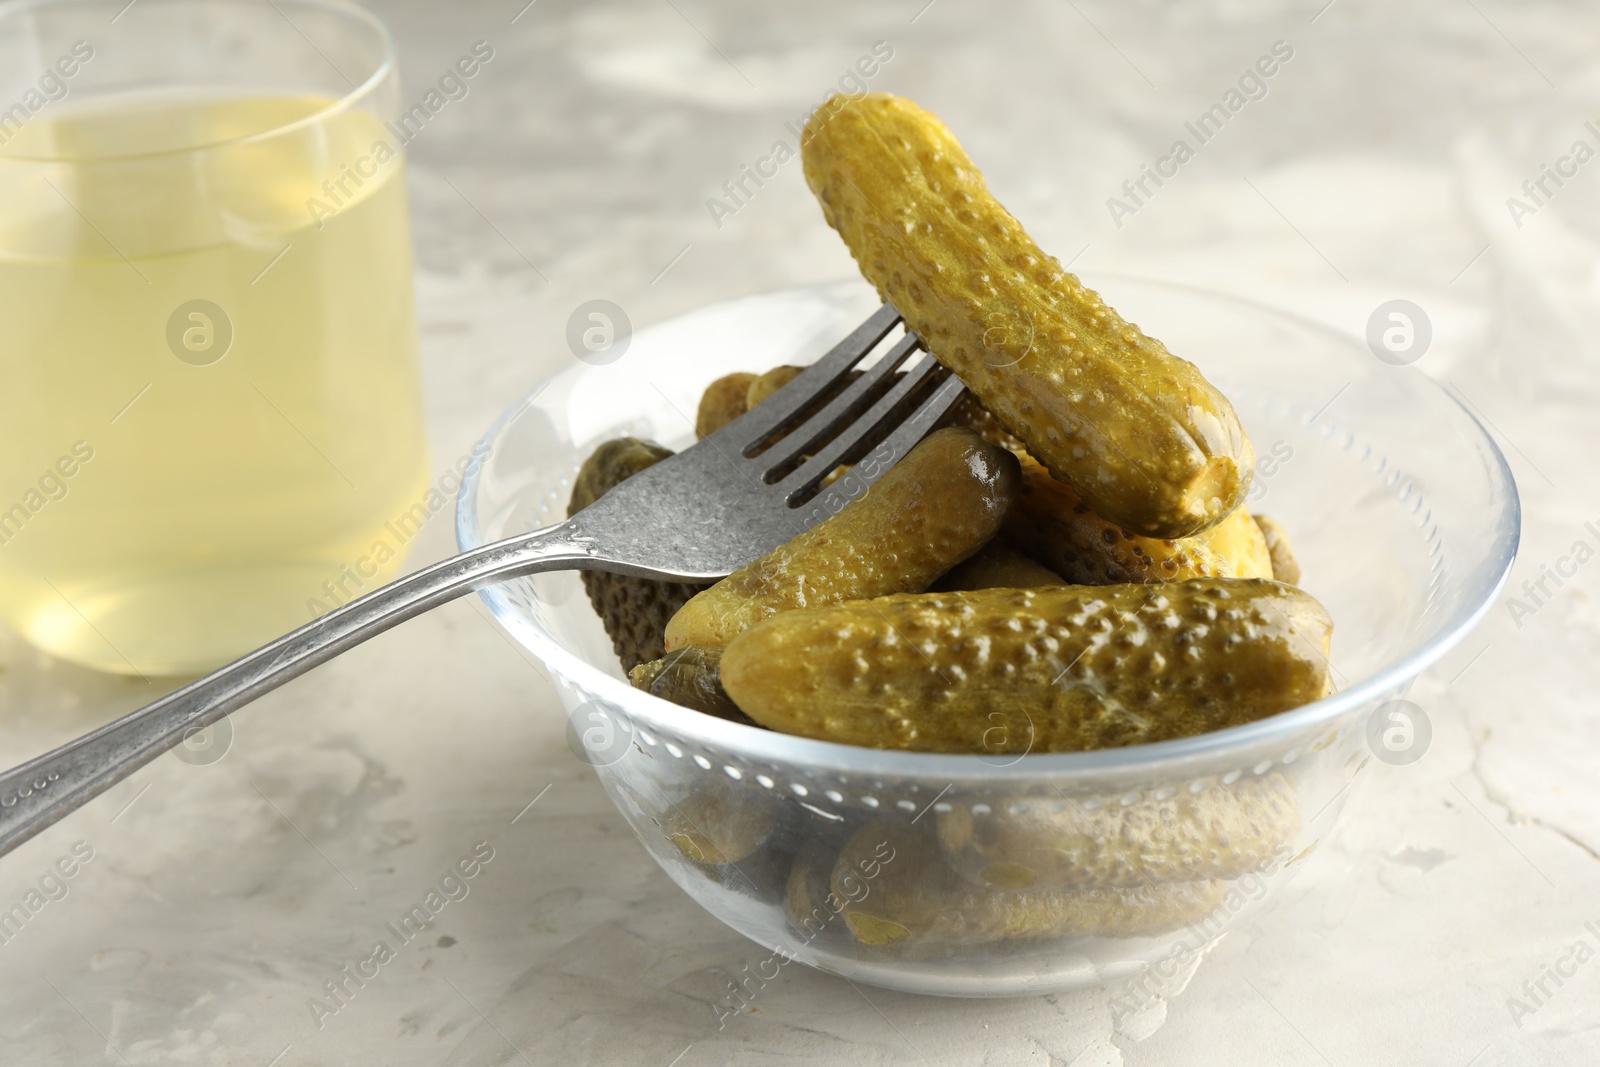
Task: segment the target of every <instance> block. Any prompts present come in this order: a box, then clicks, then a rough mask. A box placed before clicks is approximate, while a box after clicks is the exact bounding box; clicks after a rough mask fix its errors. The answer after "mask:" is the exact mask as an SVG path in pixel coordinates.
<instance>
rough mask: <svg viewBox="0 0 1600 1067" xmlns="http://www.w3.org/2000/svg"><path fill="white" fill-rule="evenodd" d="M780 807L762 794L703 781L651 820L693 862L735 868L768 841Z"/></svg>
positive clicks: (708, 779) (719, 781)
mask: <svg viewBox="0 0 1600 1067" xmlns="http://www.w3.org/2000/svg"><path fill="white" fill-rule="evenodd" d="M779 808H780V804H779V802H778V801H777V799H776V798H774V797H773V796H772V795H771V794H770V793H767V792H766V791H764V790H756V789H752V788H749V787H746V786H742V785H740V784H738V783H736V782H732V781H728V780H725V779H719V778H712V777H709V776H708V777H706V778H705V779H704V780H703V781H702V782H698V783H696V784H695V785H694V786H693V787H691V788H690V789H689V790H688V791H687V792H686V793H685V794H684V795H683V796H682V797H681V798H679V799H677V800H675V801H673V802H670V803H668V804H666V805H665V806H664V807H663V809H662V810H661V812H660V813H659V814H658V815H657V817H656V822H657V823H658V824H659V825H660V826H661V830H662V832H663V833H665V834H666V835H667V838H668V840H670V841H671V842H672V844H673V846H674V847H675V848H677V850H678V851H679V852H681V853H683V854H684V855H685V856H687V857H688V858H689V859H691V860H693V861H694V862H696V863H703V864H707V865H711V866H717V865H721V864H726V863H738V862H739V861H740V860H743V859H746V858H748V857H749V856H751V855H752V854H754V853H755V851H756V850H757V849H759V848H760V847H761V846H762V845H764V844H766V842H767V839H768V838H769V837H771V836H772V830H773V827H775V826H776V825H777V823H778V812H779Z"/></svg>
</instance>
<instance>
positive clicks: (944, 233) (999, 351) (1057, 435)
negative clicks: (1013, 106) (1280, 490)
mask: <svg viewBox="0 0 1600 1067" xmlns="http://www.w3.org/2000/svg"><path fill="white" fill-rule="evenodd" d="M801 158H802V161H803V165H804V168H805V174H806V181H807V182H808V183H809V185H810V186H811V190H812V192H813V193H815V194H816V196H817V199H818V201H819V202H820V203H821V205H822V211H823V215H824V217H825V218H826V219H827V221H828V223H829V225H831V226H832V227H833V228H834V229H835V230H837V231H838V232H839V235H840V236H841V237H842V238H843V239H844V242H845V244H846V245H847V246H848V247H849V249H850V251H851V253H852V254H853V255H854V256H855V259H856V262H857V264H858V265H859V266H860V268H861V272H862V273H863V274H864V275H865V276H866V277H867V280H869V281H870V282H872V283H873V285H875V286H876V287H877V289H878V292H879V294H880V295H881V296H882V297H883V299H884V300H886V301H888V302H889V303H891V304H893V305H894V306H895V307H896V308H897V309H898V310H899V311H900V313H901V314H902V315H904V316H905V320H906V325H907V326H908V327H909V328H910V329H913V330H915V331H916V332H917V333H918V334H919V335H920V336H921V337H922V339H923V341H924V342H926V343H927V345H928V348H929V350H930V351H931V352H932V353H933V355H934V356H935V357H936V358H937V359H938V360H939V361H940V362H941V363H943V364H945V365H946V366H948V367H949V368H950V369H951V370H953V371H954V372H955V373H956V374H957V375H958V376H959V377H960V378H961V380H962V381H964V382H965V383H966V384H967V387H968V388H969V389H971V390H972V391H973V392H974V393H976V394H977V396H978V398H979V399H980V400H981V401H982V402H983V404H984V406H986V407H987V408H988V409H989V410H990V411H992V412H993V413H994V415H995V416H996V417H997V418H998V419H999V421H1000V423H1001V425H1003V426H1004V427H1005V428H1006V429H1007V430H1009V431H1010V432H1011V433H1013V434H1015V435H1016V436H1017V437H1019V438H1021V439H1022V440H1023V441H1024V442H1026V444H1027V447H1028V451H1030V452H1032V453H1033V454H1034V455H1035V456H1036V457H1038V459H1039V460H1040V461H1041V462H1042V463H1043V464H1044V465H1045V466H1046V467H1047V468H1048V469H1049V470H1050V471H1051V472H1052V473H1054V474H1055V475H1056V476H1057V477H1059V478H1061V479H1062V480H1064V481H1066V482H1069V483H1071V484H1072V485H1073V487H1074V488H1076V489H1077V490H1078V492H1079V493H1080V494H1081V495H1082V496H1083V498H1084V500H1086V501H1087V502H1088V503H1089V505H1090V507H1092V508H1093V509H1094V511H1095V512H1096V513H1097V514H1100V515H1102V516H1104V517H1105V518H1107V519H1109V520H1110V521H1112V522H1115V523H1117V524H1118V525H1119V526H1124V527H1126V528H1127V529H1129V530H1132V531H1134V532H1135V533H1140V534H1144V535H1146V536H1149V537H1183V536H1187V535H1189V534H1194V533H1198V532H1199V531H1201V530H1203V529H1205V528H1206V527H1208V526H1211V525H1213V524H1215V523H1217V522H1219V521H1221V520H1222V519H1223V518H1224V517H1225V516H1226V515H1227V514H1228V513H1229V512H1231V511H1232V510H1233V509H1234V508H1235V507H1237V506H1238V505H1239V504H1240V503H1241V502H1242V501H1243V500H1244V496H1245V492H1246V491H1247V489H1248V488H1249V483H1250V474H1251V468H1252V465H1253V464H1254V462H1255V455H1254V452H1253V451H1252V449H1251V447H1250V442H1249V439H1248V438H1247V437H1246V435H1245V432H1244V428H1243V426H1242V425H1241V423H1240V421H1239V418H1238V415H1237V414H1236V413H1235V411H1234V409H1233V406H1232V405H1231V404H1230V403H1229V402H1228V400H1227V398H1226V397H1224V396H1223V395H1222V393H1221V392H1219V391H1218V390H1217V389H1216V388H1215V387H1213V386H1212V385H1211V384H1210V383H1209V382H1207V381H1206V380H1205V378H1204V377H1203V376H1202V375H1201V374H1200V372H1199V370H1198V369H1196V368H1195V367H1194V365H1193V364H1191V363H1188V362H1186V361H1184V360H1182V359H1179V358H1178V357H1176V356H1174V355H1172V354H1171V353H1170V352H1168V351H1167V349H1166V347H1165V346H1164V345H1162V344H1161V342H1159V341H1157V340H1155V339H1154V338H1151V337H1148V336H1146V335H1145V334H1144V333H1143V332H1142V331H1141V330H1140V329H1139V328H1138V327H1137V326H1134V325H1132V324H1130V323H1128V322H1125V321H1124V320H1123V319H1122V318H1121V316H1119V315H1118V314H1117V313H1116V312H1115V311H1114V310H1112V309H1111V308H1110V307H1108V306H1106V304H1105V303H1104V302H1103V301H1102V300H1101V299H1100V297H1099V296H1098V295H1097V294H1095V293H1094V292H1092V291H1091V290H1089V289H1087V288H1085V287H1084V286H1083V285H1082V284H1081V283H1080V282H1079V281H1078V279H1077V278H1076V277H1074V276H1073V275H1071V274H1068V273H1066V272H1065V271H1063V270H1062V269H1061V265H1060V264H1059V263H1058V262H1057V261H1056V260H1055V259H1053V258H1052V257H1050V256H1047V255H1045V254H1044V253H1043V252H1042V251H1040V250H1039V247H1038V246H1037V245H1035V244H1034V242H1033V241H1032V239H1030V238H1029V237H1028V235H1027V233H1026V232H1024V230H1023V229H1022V226H1021V224H1020V223H1018V222H1017V220H1016V219H1014V218H1012V216H1011V215H1010V214H1008V213H1007V212H1006V210H1005V208H1003V207H1002V206H1001V205H1000V204H999V203H998V202H997V201H996V200H995V199H994V197H993V196H991V195H990V193H989V191H988V188H987V187H986V186H985V185H984V181H983V177H982V175H981V174H979V172H978V170H977V168H976V167H974V166H973V164H972V161H971V160H970V159H968V158H967V155H966V153H965V152H964V151H963V150H962V148H961V146H960V144H958V143H957V142H956V139H955V138H954V137H953V136H951V134H950V131H949V130H947V129H946V128H945V127H944V125H943V124H942V123H941V122H939V120H938V119H937V118H935V117H934V116H933V115H930V114H929V113H928V112H926V111H923V110H922V109H921V108H919V107H917V106H916V105H915V104H913V103H911V102H910V101H908V100H904V99H901V98H899V97H895V96H891V95H888V94H885V93H868V94H866V95H863V96H858V97H844V96H835V97H833V98H832V99H830V100H829V101H828V102H826V103H824V104H823V105H822V106H821V107H820V108H818V109H817V111H816V112H815V113H814V114H813V115H812V116H811V119H810V120H809V121H808V122H807V123H806V128H805V136H804V138H803V139H802V148H801Z"/></svg>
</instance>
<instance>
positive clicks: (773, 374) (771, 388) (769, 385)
mask: <svg viewBox="0 0 1600 1067" xmlns="http://www.w3.org/2000/svg"><path fill="white" fill-rule="evenodd" d="M803 370H805V368H804V367H793V366H789V365H788V364H783V365H780V366H777V367H773V368H772V369H771V370H769V371H767V372H766V373H764V374H759V375H757V376H755V377H754V378H752V379H751V381H750V386H749V388H748V389H746V390H745V396H744V403H745V409H746V410H749V409H750V408H753V407H755V406H756V405H757V404H759V403H761V402H762V401H763V400H765V399H767V398H768V397H769V396H771V395H772V394H773V393H776V392H777V391H778V390H779V389H782V388H783V387H784V386H786V385H788V384H789V383H790V382H792V381H794V380H795V379H796V378H798V377H800V372H801V371H803Z"/></svg>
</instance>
